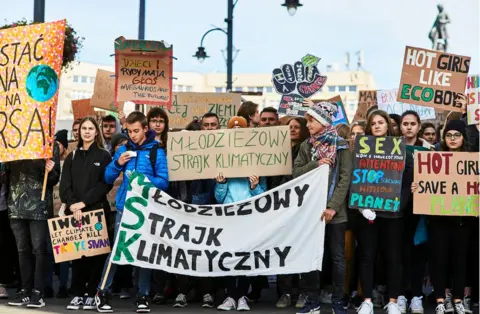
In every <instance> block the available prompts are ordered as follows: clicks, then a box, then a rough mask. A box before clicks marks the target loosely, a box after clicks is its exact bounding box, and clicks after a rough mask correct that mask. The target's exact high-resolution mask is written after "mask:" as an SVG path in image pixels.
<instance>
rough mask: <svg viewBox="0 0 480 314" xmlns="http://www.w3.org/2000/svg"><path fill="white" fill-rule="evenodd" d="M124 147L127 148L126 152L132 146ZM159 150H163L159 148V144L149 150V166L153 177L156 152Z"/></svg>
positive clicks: (155, 170) (155, 171)
mask: <svg viewBox="0 0 480 314" xmlns="http://www.w3.org/2000/svg"><path fill="white" fill-rule="evenodd" d="M126 146H127V150H131V149H132V146H130V145H129V144H127V145H126ZM159 148H162V149H163V147H162V146H160V143H158V144H156V145H155V146H153V147H152V148H151V149H150V165H151V166H152V170H153V175H155V174H156V173H157V169H156V167H155V164H156V163H157V152H158V149H159Z"/></svg>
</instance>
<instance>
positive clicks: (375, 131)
mask: <svg viewBox="0 0 480 314" xmlns="http://www.w3.org/2000/svg"><path fill="white" fill-rule="evenodd" d="M365 134H366V135H371V136H375V137H377V138H381V137H386V136H392V135H393V134H395V133H394V130H393V127H392V123H391V120H390V117H389V115H388V113H386V112H385V111H383V110H375V111H373V112H371V113H370V114H369V115H368V120H367V128H366V130H365ZM360 212H361V214H362V215H363V217H364V218H365V219H359V221H358V235H357V240H358V242H359V248H360V252H359V253H360V280H361V283H362V290H363V294H364V297H365V301H364V302H363V303H362V305H361V306H360V308H359V310H358V312H359V313H360V314H373V303H372V296H373V279H374V278H373V277H374V276H373V275H374V268H375V259H376V256H377V253H378V248H379V246H380V249H381V250H382V251H383V254H384V256H385V260H386V262H387V265H388V276H387V289H388V294H389V303H388V304H387V306H386V307H385V309H386V310H387V312H388V314H400V313H401V312H400V309H399V306H398V304H397V297H398V296H399V295H400V293H401V290H402V288H403V287H402V283H403V279H402V254H401V251H400V248H401V247H402V235H403V228H404V224H403V219H402V213H401V212H400V211H398V212H381V211H374V210H371V209H361V210H360Z"/></svg>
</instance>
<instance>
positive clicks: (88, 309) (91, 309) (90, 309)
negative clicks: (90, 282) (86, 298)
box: [83, 306, 97, 311]
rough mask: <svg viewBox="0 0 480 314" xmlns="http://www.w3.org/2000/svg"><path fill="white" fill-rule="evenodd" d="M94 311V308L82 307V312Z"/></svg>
mask: <svg viewBox="0 0 480 314" xmlns="http://www.w3.org/2000/svg"><path fill="white" fill-rule="evenodd" d="M96 309H97V307H96V306H84V307H83V310H84V311H94V310H96Z"/></svg>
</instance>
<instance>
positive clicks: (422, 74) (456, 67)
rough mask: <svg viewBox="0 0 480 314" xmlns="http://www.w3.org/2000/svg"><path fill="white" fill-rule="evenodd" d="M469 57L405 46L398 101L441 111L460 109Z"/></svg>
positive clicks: (468, 67)
mask: <svg viewBox="0 0 480 314" xmlns="http://www.w3.org/2000/svg"><path fill="white" fill-rule="evenodd" d="M469 69H470V57H465V56H459V55H454V54H450V53H446V52H441V51H434V50H428V49H422V48H416V47H409V46H407V47H406V48H405V57H404V61H403V69H402V77H401V79H400V88H399V93H398V96H397V100H398V101H401V102H406V103H409V104H414V105H421V106H427V107H433V108H437V109H441V110H453V111H461V106H460V105H458V104H456V103H455V99H456V98H457V94H458V93H464V92H465V83H466V81H467V75H468V70H469Z"/></svg>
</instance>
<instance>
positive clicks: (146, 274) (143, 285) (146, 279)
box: [98, 211, 152, 296]
mask: <svg viewBox="0 0 480 314" xmlns="http://www.w3.org/2000/svg"><path fill="white" fill-rule="evenodd" d="M122 216H123V212H119V211H117V216H116V217H115V231H114V234H113V243H115V241H116V240H117V234H118V229H119V228H120V223H121V222H122ZM112 247H113V246H112ZM111 254H112V253H110V254H108V257H107V260H106V261H105V266H104V267H103V272H102V277H101V280H100V283H99V284H98V290H106V291H109V292H110V291H111V287H112V283H113V278H114V277H115V273H116V272H117V267H118V266H117V264H113V263H112V264H111V266H110V271H109V272H108V274H107V277H106V279H105V275H106V272H107V269H108V265H109V264H110V255H111ZM134 270H135V271H136V272H137V276H136V277H138V294H139V295H145V296H148V295H149V293H150V281H151V278H152V270H151V269H147V268H139V267H138V268H135V269H134ZM103 281H105V286H104V287H103V289H102V284H103Z"/></svg>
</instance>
